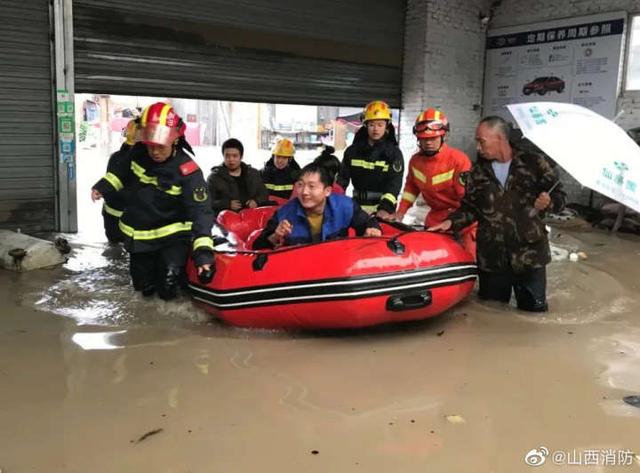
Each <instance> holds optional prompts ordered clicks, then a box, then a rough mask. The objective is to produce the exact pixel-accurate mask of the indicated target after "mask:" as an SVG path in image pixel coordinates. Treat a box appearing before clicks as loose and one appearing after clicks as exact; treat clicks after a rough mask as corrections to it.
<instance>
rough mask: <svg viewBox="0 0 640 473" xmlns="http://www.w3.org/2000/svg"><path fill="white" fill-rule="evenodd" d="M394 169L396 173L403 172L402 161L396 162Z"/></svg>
mask: <svg viewBox="0 0 640 473" xmlns="http://www.w3.org/2000/svg"><path fill="white" fill-rule="evenodd" d="M392 167H393V170H394V171H395V172H402V161H400V160H396V161H394V163H393V166H392Z"/></svg>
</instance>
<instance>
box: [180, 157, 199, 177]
mask: <svg viewBox="0 0 640 473" xmlns="http://www.w3.org/2000/svg"><path fill="white" fill-rule="evenodd" d="M198 169H200V168H199V167H198V165H197V164H196V162H195V161H193V160H192V159H190V160H189V161H187V162H186V163H182V164H181V165H180V174H182V175H183V176H188V175H189V174H193V173H194V172H196V171H197V170H198Z"/></svg>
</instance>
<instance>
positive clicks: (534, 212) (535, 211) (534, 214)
mask: <svg viewBox="0 0 640 473" xmlns="http://www.w3.org/2000/svg"><path fill="white" fill-rule="evenodd" d="M558 184H560V179H558V180H557V181H556V182H555V184H554V185H552V186H551V188H550V189H549V190H548V191H547V194H551V192H553V189H555V188H556V187H558ZM539 213H540V211H539V210H538V209H536V208H535V207H534V208H532V209H531V210H529V218H533V217H535V216H536V215H538V214H539Z"/></svg>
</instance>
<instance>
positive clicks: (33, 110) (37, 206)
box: [0, 0, 55, 231]
mask: <svg viewBox="0 0 640 473" xmlns="http://www.w3.org/2000/svg"><path fill="white" fill-rule="evenodd" d="M0 11H1V12H2V20H3V21H2V28H0V70H2V73H1V74H0V227H2V228H18V227H20V228H22V229H24V230H27V231H35V230H53V229H54V228H55V178H54V158H53V153H54V147H53V106H52V84H51V50H50V42H49V41H50V28H49V4H48V2H45V1H42V0H20V1H16V0H0Z"/></svg>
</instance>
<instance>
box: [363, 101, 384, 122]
mask: <svg viewBox="0 0 640 473" xmlns="http://www.w3.org/2000/svg"><path fill="white" fill-rule="evenodd" d="M369 120H391V109H390V108H389V105H387V104H386V102H383V101H382V100H374V101H373V102H369V103H368V104H367V106H366V107H364V119H363V120H362V121H363V122H365V123H366V122H368V121H369Z"/></svg>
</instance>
